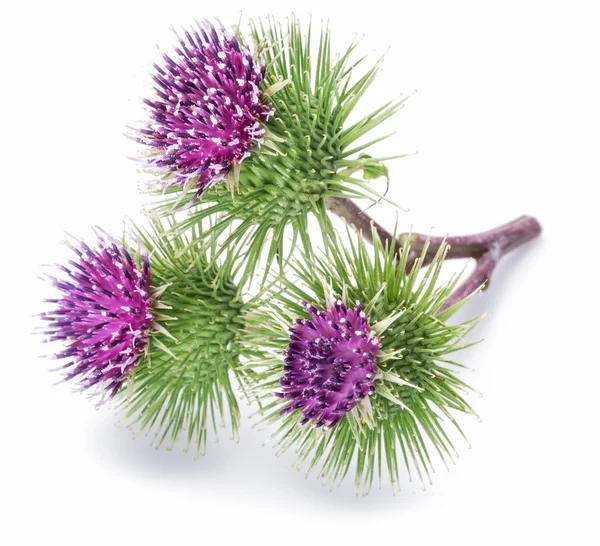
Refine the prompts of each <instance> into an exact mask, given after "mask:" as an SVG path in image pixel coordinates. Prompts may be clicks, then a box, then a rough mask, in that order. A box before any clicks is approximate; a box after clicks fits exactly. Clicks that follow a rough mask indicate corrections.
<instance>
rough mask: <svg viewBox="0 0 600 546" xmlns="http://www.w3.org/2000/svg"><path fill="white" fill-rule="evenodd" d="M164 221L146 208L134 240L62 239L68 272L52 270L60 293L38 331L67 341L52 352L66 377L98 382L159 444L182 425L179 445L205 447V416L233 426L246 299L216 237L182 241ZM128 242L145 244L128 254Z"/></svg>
mask: <svg viewBox="0 0 600 546" xmlns="http://www.w3.org/2000/svg"><path fill="white" fill-rule="evenodd" d="M171 229H172V224H167V225H165V224H164V223H163V222H161V221H160V220H158V219H156V218H152V219H150V228H148V229H142V228H138V227H135V226H134V227H133V228H132V229H131V232H130V238H131V239H132V241H131V243H133V244H130V241H128V242H127V243H123V244H118V243H116V242H115V241H114V240H113V239H111V238H110V237H109V236H107V235H104V234H99V237H98V242H97V243H96V245H95V247H94V248H90V247H89V246H88V245H87V244H86V243H84V242H81V243H78V244H77V245H75V244H71V243H69V246H70V248H71V249H72V250H73V252H75V254H76V255H77V259H76V260H71V261H70V262H69V263H68V266H58V267H59V269H61V270H62V271H63V272H64V273H65V274H66V278H65V279H59V278H56V277H53V276H50V280H51V281H52V283H53V284H54V286H55V287H56V288H58V289H59V290H60V291H61V292H62V295H61V297H60V298H57V299H51V300H47V301H48V302H49V303H51V304H52V305H53V308H52V310H50V311H47V312H46V313H43V314H42V319H43V320H44V321H47V322H48V327H47V329H46V330H45V331H44V334H45V335H46V336H47V339H48V341H56V342H59V343H61V344H63V345H64V348H63V349H62V350H61V351H60V352H59V353H58V354H57V355H56V357H57V358H61V359H68V362H67V364H65V365H64V366H63V368H65V369H67V370H68V371H67V376H66V379H65V380H70V379H76V380H78V381H79V385H80V388H81V389H89V388H91V387H93V386H94V385H98V386H99V387H100V389H101V392H103V393H104V394H105V397H104V398H103V400H102V401H104V400H105V399H106V398H113V397H115V398H114V400H115V403H116V404H117V406H118V408H119V409H120V410H121V411H122V412H123V414H124V416H125V420H126V421H127V423H128V424H129V426H130V427H131V428H132V429H137V428H140V429H142V430H143V431H145V432H146V433H147V434H150V433H151V434H153V435H154V436H155V439H154V443H155V445H156V446H157V447H158V446H160V445H161V444H163V443H167V445H168V447H172V446H173V445H174V443H175V441H176V440H177V439H178V438H179V437H180V435H181V433H182V431H184V430H185V431H186V440H187V442H186V443H187V447H186V449H188V448H190V446H191V445H192V444H194V448H195V449H196V450H197V452H198V453H203V452H204V449H205V446H206V442H207V439H208V432H209V430H210V428H211V424H212V428H213V429H214V431H215V434H216V430H217V426H218V425H222V426H226V425H227V421H229V423H230V427H231V430H232V433H233V435H234V436H236V435H237V430H238V427H239V421H240V415H239V407H238V402H237V399H236V395H235V393H234V385H235V383H239V384H240V385H241V386H242V387H243V386H244V384H245V383H246V381H247V379H246V378H247V376H248V371H247V370H245V369H242V368H241V367H240V363H239V358H240V355H242V354H243V348H242V347H241V346H240V344H239V341H238V332H239V330H240V329H241V328H242V325H243V319H242V314H243V313H248V312H249V311H250V310H251V309H252V305H251V304H244V303H243V302H242V301H240V300H239V299H238V297H237V294H238V288H237V286H236V285H235V284H234V283H233V281H232V280H231V279H233V277H234V275H235V269H234V261H233V260H231V259H230V258H227V257H226V258H224V259H222V260H220V263H218V262H217V261H215V260H214V259H213V255H214V254H215V252H216V245H217V242H216V240H214V239H213V240H210V239H208V238H204V239H203V242H204V244H202V245H198V246H195V247H193V249H190V250H185V247H187V246H188V244H189V240H188V239H187V238H186V237H185V236H183V235H176V236H173V237H170V236H169V234H170V232H171ZM199 229H200V226H195V228H194V229H193V230H192V232H191V234H190V235H191V236H193V237H198V236H199V233H198V230H199ZM209 241H211V243H210V244H209ZM134 245H137V246H141V247H143V248H145V249H147V250H148V254H147V255H146V254H145V253H144V254H142V255H141V257H139V258H134V257H132V255H131V253H130V251H128V250H127V248H131V247H133V246H134ZM150 271H152V278H151V276H150ZM217 277H218V279H219V280H215V279H217ZM151 281H152V282H151ZM230 372H232V375H230ZM97 388H98V387H97ZM106 395H108V396H106ZM115 395H116V396H115Z"/></svg>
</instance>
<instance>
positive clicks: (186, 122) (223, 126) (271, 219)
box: [141, 16, 405, 286]
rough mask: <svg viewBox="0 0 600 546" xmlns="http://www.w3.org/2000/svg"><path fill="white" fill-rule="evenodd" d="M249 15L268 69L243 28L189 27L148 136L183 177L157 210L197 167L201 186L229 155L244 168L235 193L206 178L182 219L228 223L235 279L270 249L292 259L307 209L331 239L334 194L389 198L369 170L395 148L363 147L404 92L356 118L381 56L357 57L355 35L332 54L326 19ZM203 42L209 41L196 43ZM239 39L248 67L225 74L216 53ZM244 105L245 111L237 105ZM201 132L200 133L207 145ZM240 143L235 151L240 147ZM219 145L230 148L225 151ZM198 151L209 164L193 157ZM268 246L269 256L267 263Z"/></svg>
mask: <svg viewBox="0 0 600 546" xmlns="http://www.w3.org/2000/svg"><path fill="white" fill-rule="evenodd" d="M250 26H251V34H252V39H253V41H254V44H255V47H256V51H257V52H260V55H261V57H262V58H263V59H264V61H265V65H264V70H263V69H262V68H259V67H258V65H257V64H256V63H253V62H252V58H251V56H250V54H249V53H248V51H247V49H246V48H245V46H242V45H240V44H241V43H242V42H241V38H237V40H238V41H233V39H229V38H228V39H227V40H222V41H221V40H219V39H217V37H218V35H219V32H221V33H224V32H225V31H223V30H221V31H215V30H212V31H210V32H208V31H207V34H206V38H204V37H200V38H197V37H196V34H193V35H192V34H190V35H189V36H187V35H186V38H185V39H183V40H182V42H181V45H180V47H179V49H178V50H177V51H178V54H179V56H180V60H179V61H173V60H170V59H169V61H168V62H167V63H166V65H165V67H164V68H161V69H160V70H161V71H162V72H159V73H158V74H157V76H156V82H157V87H156V89H157V95H158V99H155V100H153V101H148V102H147V104H148V105H149V106H150V112H151V116H152V117H153V120H152V122H151V123H150V124H149V127H147V128H145V129H144V130H143V131H142V133H143V134H142V136H141V139H142V141H145V142H147V143H148V144H151V145H152V146H155V147H158V148H159V154H158V155H157V156H156V159H153V160H152V161H155V164H156V165H160V166H162V167H163V168H164V169H167V171H168V175H169V176H167V179H166V181H165V182H166V183H167V184H169V180H177V181H179V184H174V185H173V184H171V185H169V186H168V187H166V188H164V189H163V192H164V193H166V194H167V195H166V197H163V198H162V199H161V200H160V201H159V202H157V203H156V207H155V210H156V211H157V212H158V213H160V214H171V213H172V212H173V211H174V210H177V209H178V207H179V204H180V203H181V201H182V199H185V198H186V197H185V196H186V193H185V189H184V190H182V188H181V187H180V185H185V180H186V179H188V178H189V177H190V176H191V177H192V179H193V180H196V178H197V180H196V182H195V183H196V184H197V187H198V188H200V190H202V189H205V188H208V186H209V185H211V183H212V182H209V181H208V180H209V179H210V180H212V181H215V180H218V179H219V177H222V175H223V174H224V173H225V172H226V171H227V170H228V169H229V168H230V167H231V165H232V164H233V169H232V173H233V174H232V176H233V180H234V181H235V182H236V185H237V179H238V174H239V188H238V191H236V192H233V193H232V192H231V191H229V189H228V188H227V187H226V185H225V184H215V185H214V186H213V187H212V188H208V189H207V190H206V191H204V192H203V193H202V199H201V200H198V201H197V202H196V203H195V204H194V205H193V206H191V207H190V209H189V212H190V215H189V217H187V218H185V219H184V220H182V221H181V222H180V224H179V227H180V228H181V229H187V228H188V227H189V226H190V225H191V224H193V223H194V222H200V221H202V220H203V219H205V218H214V216H215V215H217V214H218V215H219V220H218V222H216V223H215V226H214V230H213V231H214V232H218V233H220V234H223V236H225V234H227V247H228V248H230V249H231V250H232V252H236V253H238V255H239V256H241V255H242V254H243V255H244V258H245V261H244V265H243V268H242V271H241V273H242V275H241V278H240V280H239V284H240V286H245V285H246V283H247V282H249V281H251V279H252V277H253V274H254V273H255V271H256V269H257V268H258V267H262V266H263V265H264V266H265V271H267V270H268V269H269V267H270V266H271V265H272V263H273V261H274V260H278V261H279V262H280V263H281V262H283V261H285V260H286V258H287V257H288V256H289V255H290V254H291V252H292V251H293V249H294V247H295V245H296V244H300V245H301V246H303V247H304V250H305V251H306V252H307V253H309V254H310V253H311V244H310V237H308V235H307V229H308V226H309V224H310V221H311V219H316V220H317V221H318V225H319V227H320V231H321V233H322V235H323V238H324V239H325V244H328V241H329V239H331V238H334V234H333V226H332V223H331V220H330V218H329V215H328V210H327V207H328V200H329V199H330V198H332V197H336V198H340V199H344V198H353V197H364V198H369V199H371V200H373V201H374V200H378V199H383V200H385V198H384V197H383V196H382V195H380V194H379V193H378V192H377V191H375V190H374V189H373V188H372V187H371V186H370V184H369V181H370V180H371V179H373V178H377V177H379V176H385V175H386V173H387V168H386V167H385V165H384V164H383V162H384V161H385V160H386V159H391V158H383V157H380V158H373V157H371V156H368V155H366V154H365V153H363V152H364V151H365V150H367V149H369V147H370V146H371V145H372V144H374V143H375V142H378V141H379V140H382V139H383V138H385V137H384V136H376V135H373V134H372V133H373V132H374V130H375V129H376V128H378V127H379V125H380V124H381V123H383V122H384V121H385V120H386V119H388V118H389V117H390V116H392V115H393V114H394V113H395V112H396V111H398V110H399V109H400V108H401V107H402V104H403V101H404V100H405V99H404V98H403V99H401V100H392V101H390V102H388V103H387V104H384V105H383V106H381V107H379V108H375V109H374V110H373V111H372V112H371V113H370V114H368V115H366V116H364V117H362V118H361V117H354V116H353V113H354V108H355V107H356V105H357V103H358V102H359V100H360V99H361V98H362V97H363V95H364V94H365V92H366V91H367V89H368V88H369V86H370V85H371V83H372V82H373V80H374V79H375V76H376V74H377V72H378V70H379V62H377V63H375V64H374V65H373V66H370V67H367V68H366V69H365V70H362V66H363V65H362V64H361V61H362V59H360V58H358V59H353V52H354V50H355V49H356V47H357V43H356V42H353V43H351V44H349V46H348V47H347V48H346V49H345V51H343V52H342V53H341V54H340V55H333V54H332V49H331V40H330V35H329V31H328V29H327V28H322V29H321V32H320V37H319V38H318V44H315V43H314V41H311V36H313V37H314V35H315V33H314V32H313V30H312V29H311V28H310V27H309V28H308V29H307V31H306V32H304V31H303V30H302V28H301V25H300V23H299V21H298V20H297V19H296V18H295V17H293V16H292V17H290V19H289V21H288V23H287V25H280V24H278V23H277V22H276V21H273V20H268V21H267V22H266V23H263V22H260V21H259V22H257V23H251V25H250ZM313 40H314V38H313ZM205 42H206V43H208V45H207V46H204V45H202V48H204V49H202V50H200V45H201V44H203V43H205ZM206 49H208V50H209V51H211V52H213V51H214V53H211V54H212V56H213V57H215V63H216V64H214V65H212V64H209V63H207V62H205V59H206V58H208V57H209V54H208V53H207V52H206V51H205V50H206ZM221 49H223V51H221ZM238 49H240V50H241V51H242V52H243V53H242V54H241V56H242V59H245V60H246V62H247V63H248V66H247V67H246V69H245V72H243V73H241V74H240V73H235V75H231V76H229V73H230V72H231V68H230V66H229V65H228V64H227V63H226V60H225V59H221V60H219V59H218V56H219V53H222V54H223V55H225V56H226V55H229V54H231V55H234V56H238V55H240V53H239V52H238ZM223 55H221V56H223ZM233 66H234V67H235V66H236V65H235V63H234V64H233ZM242 66H243V63H242ZM207 67H208V68H207ZM209 68H211V69H212V70H211V71H208V69H209ZM207 71H208V73H206V72H207ZM199 74H202V78H207V79H208V80H209V83H206V84H202V91H197V89H199V88H198V86H199V85H200V83H201V82H202V81H203V80H202V78H200V76H199ZM178 76H179V79H178ZM217 77H218V78H219V81H216V78H217ZM196 79H198V80H199V81H200V83H196V82H195V80H196ZM238 84H240V85H242V84H243V86H242V89H243V90H244V92H242V91H241V90H240V91H239V92H238V87H237V86H238ZM205 88H206V89H207V90H206V91H205ZM221 89H223V91H222V92H221V91H220V90H221ZM229 89H231V90H233V91H235V93H230V92H229V91H228V90H229ZM211 93H212V94H211ZM229 101H230V102H229ZM240 101H241V103H240ZM267 102H269V103H270V104H269V105H267ZM238 103H240V104H238ZM271 105H272V107H271ZM246 109H247V110H248V112H249V113H248V115H243V116H242V114H243V113H244V111H245V110H246ZM270 113H273V115H272V116H270V117H269V115H270ZM238 120H239V122H240V123H241V122H243V124H244V126H243V127H241V128H240V127H237V125H236V127H237V128H236V131H235V134H233V133H232V135H231V136H229V135H228V131H230V127H231V123H233V122H235V124H237V123H238ZM188 131H189V133H188ZM263 131H265V133H264V135H263ZM199 135H200V136H201V140H198V137H199ZM248 136H250V137H251V138H250V139H249V138H248ZM263 136H265V143H264V146H263V150H261V151H260V152H257V148H258V146H254V147H253V148H251V145H252V144H253V139H254V138H258V139H259V140H260V139H261V138H263ZM215 138H216V139H217V140H216V141H215V140H214V139H215ZM197 142H201V143H202V152H201V153H200V151H199V149H197V148H196V147H195V146H196V143H197ZM190 146H192V148H191V149H190V148H189V147H190ZM265 147H267V148H268V149H267V150H264V148H265ZM204 150H206V153H205V151H204ZM233 150H238V151H236V154H237V155H235V157H233V155H232V154H233ZM208 152H210V153H208ZM220 154H227V155H226V156H225V157H226V160H225V161H221V155H220ZM248 154H249V155H248ZM230 156H231V157H230ZM196 157H200V158H202V163H196V162H195V161H196V160H195V158H196ZM243 158H245V159H244V161H243V163H241V164H240V161H241V159H243ZM192 159H193V161H192V162H191V163H190V164H188V161H189V160H192ZM204 159H206V161H204ZM208 165H210V166H213V167H214V168H213V167H210V168H209V167H208ZM237 167H239V169H237ZM203 169H206V170H203ZM215 169H216V170H215ZM238 170H239V173H238ZM198 177H199V178H198ZM196 195H197V194H196ZM290 241H291V244H290ZM265 245H267V247H268V251H266V252H265V253H264V254H265V255H266V260H264V261H263V262H261V259H262V255H263V253H262V251H263V250H267V249H265Z"/></svg>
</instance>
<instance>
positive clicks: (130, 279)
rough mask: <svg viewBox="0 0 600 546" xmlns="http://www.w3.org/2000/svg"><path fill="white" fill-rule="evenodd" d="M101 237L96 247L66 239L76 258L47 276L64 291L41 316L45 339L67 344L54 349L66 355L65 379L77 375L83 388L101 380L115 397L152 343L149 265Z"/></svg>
mask: <svg viewBox="0 0 600 546" xmlns="http://www.w3.org/2000/svg"><path fill="white" fill-rule="evenodd" d="M98 239H99V240H98V243H97V245H96V247H95V248H94V249H91V248H90V247H89V246H88V245H87V244H85V243H84V242H79V243H78V244H77V245H74V244H71V243H67V244H68V246H69V248H71V250H73V252H74V253H75V254H76V255H77V258H75V259H73V260H70V261H69V262H68V264H67V266H62V265H59V266H58V268H59V269H60V270H61V271H62V272H63V273H64V275H62V278H55V277H52V276H49V278H50V280H51V282H52V284H53V285H54V287H56V288H57V289H58V290H60V292H61V296H60V297H59V298H56V299H50V300H46V301H47V302H48V303H51V304H52V305H53V308H52V310H50V311H47V312H45V313H43V314H42V316H41V318H42V320H44V321H47V322H48V324H47V325H46V329H45V331H44V332H43V333H44V335H45V336H47V341H59V342H62V343H63V345H64V347H65V348H64V349H63V350H61V351H60V352H58V353H57V354H56V355H55V358H58V359H68V362H67V363H66V364H64V366H62V367H61V369H64V370H66V375H65V379H64V380H65V381H68V380H70V379H75V380H76V381H77V382H78V385H79V388H80V390H85V389H89V388H90V387H93V386H94V385H98V388H99V390H100V392H102V391H104V393H105V394H107V395H108V397H112V396H114V395H115V394H116V393H117V391H118V390H119V389H120V388H121V386H122V383H123V381H124V380H125V379H126V377H127V375H128V374H129V372H130V371H131V370H132V368H133V367H134V366H135V365H136V363H137V362H138V361H139V359H140V357H141V356H142V354H143V352H144V350H145V348H146V346H147V344H148V330H149V328H150V325H151V324H152V322H153V320H154V316H153V314H152V296H151V295H150V293H149V291H150V265H149V262H148V258H147V256H144V257H143V262H142V265H141V266H138V264H137V263H136V262H135V261H134V260H133V258H132V257H131V255H130V254H129V252H127V250H126V249H124V248H122V247H120V246H118V245H117V244H116V243H114V242H113V241H112V240H110V239H109V238H105V237H104V236H102V235H99V238H98Z"/></svg>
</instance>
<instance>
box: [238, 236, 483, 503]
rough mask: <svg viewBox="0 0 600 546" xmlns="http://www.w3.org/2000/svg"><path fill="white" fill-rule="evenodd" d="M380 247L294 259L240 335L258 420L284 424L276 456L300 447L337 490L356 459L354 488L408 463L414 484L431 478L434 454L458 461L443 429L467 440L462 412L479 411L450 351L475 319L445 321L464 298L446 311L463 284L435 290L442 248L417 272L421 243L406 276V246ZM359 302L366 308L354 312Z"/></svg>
mask: <svg viewBox="0 0 600 546" xmlns="http://www.w3.org/2000/svg"><path fill="white" fill-rule="evenodd" d="M373 239H374V249H373V254H371V251H370V249H369V248H367V246H366V243H365V242H364V241H363V240H362V239H359V240H358V241H357V242H355V241H354V239H353V238H351V239H350V245H349V246H348V247H346V248H343V249H342V248H341V247H340V246H339V245H338V244H335V245H333V246H332V248H331V250H330V252H329V254H328V255H327V254H326V255H323V256H320V255H317V256H315V259H314V260H313V261H312V262H303V261H295V262H292V264H291V266H290V267H291V269H292V272H294V273H295V274H296V276H297V277H298V278H297V279H292V278H287V279H281V284H282V288H281V289H280V290H275V289H273V290H272V291H271V293H269V295H268V297H266V298H264V301H263V302H262V306H261V310H260V311H258V312H255V314H254V316H253V317H252V320H248V321H247V323H246V328H245V333H244V336H243V341H244V343H246V344H247V345H248V346H250V347H253V348H254V350H255V351H256V353H257V355H256V356H254V357H253V358H251V359H250V360H249V362H248V364H247V365H248V367H249V369H251V370H252V371H254V372H255V373H256V381H255V382H254V383H253V385H252V392H253V393H254V394H255V395H256V396H257V397H258V399H259V400H260V402H261V410H260V411H261V414H262V415H263V418H262V421H261V423H263V422H264V423H276V432H275V433H274V435H273V436H274V437H275V438H277V440H276V444H275V445H276V446H277V448H278V449H279V452H283V451H285V450H287V449H289V448H293V449H294V450H295V451H296V452H297V453H298V463H299V464H300V463H302V462H307V463H308V468H307V472H308V471H310V469H311V468H313V467H315V466H316V465H320V466H321V472H320V475H321V476H323V479H324V480H330V481H331V485H332V487H333V485H334V483H335V482H338V481H339V482H341V481H342V480H343V478H344V477H345V476H346V475H347V474H348V472H349V471H350V467H351V465H352V464H353V463H354V464H355V465H356V468H355V479H354V482H355V490H356V491H357V492H358V491H361V490H362V491H363V492H367V491H368V490H369V488H370V487H371V485H372V482H373V480H374V478H375V476H376V474H377V476H378V478H379V481H380V484H381V477H382V474H383V473H384V472H386V471H387V474H388V475H389V479H390V481H391V483H392V486H396V485H398V484H399V483H400V465H401V463H402V462H404V464H405V466H406V468H407V471H408V474H409V477H411V476H412V472H413V471H415V470H416V472H417V474H418V475H419V477H420V479H421V480H422V481H423V480H424V479H429V480H430V474H431V472H432V471H433V463H432V461H433V459H432V457H431V453H430V451H431V450H434V451H435V452H437V454H438V455H439V457H440V459H441V460H442V462H443V463H444V464H446V463H447V462H448V461H451V460H453V456H454V455H455V454H456V452H455V450H454V447H453V441H452V439H451V433H450V431H449V430H446V428H445V424H446V423H448V424H450V425H452V426H453V428H455V429H456V430H457V431H458V433H459V434H460V435H462V431H461V429H460V427H459V425H458V424H457V422H456V420H455V416H454V413H465V414H474V411H473V410H472V408H471V407H470V405H469V404H468V403H467V401H466V400H465V399H464V397H463V393H464V392H468V391H469V390H470V387H468V386H467V385H466V384H465V383H464V382H463V381H462V380H461V379H459V377H458V376H457V370H458V369H459V368H460V367H462V366H461V364H459V363H457V362H456V361H455V360H454V359H453V358H452V357H451V356H450V355H451V354H452V355H453V354H454V353H456V352H457V351H458V350H460V349H463V348H466V347H468V346H469V343H467V342H466V341H465V339H464V336H465V335H466V334H467V333H468V332H469V331H470V329H471V328H472V327H473V326H474V325H475V324H476V322H477V321H478V319H473V320H469V321H466V322H464V323H462V324H458V325H451V324H448V322H447V321H448V319H449V318H450V316H452V314H453V313H454V312H456V310H457V309H458V308H459V307H460V306H461V305H462V304H463V303H464V302H465V301H466V300H462V301H461V302H459V303H457V304H455V305H453V306H451V307H450V308H448V309H446V310H442V311H440V309H441V308H442V305H443V303H444V301H445V300H446V299H447V297H448V295H449V294H450V293H451V292H452V290H453V288H454V287H455V285H456V283H457V281H458V278H453V279H451V280H450V281H449V282H446V283H439V284H438V277H439V275H440V271H441V267H442V262H443V259H444V256H445V252H446V248H445V245H442V246H441V248H440V250H439V251H438V253H437V254H436V256H435V258H434V259H433V263H431V265H430V266H429V268H428V269H427V270H426V271H425V272H424V273H423V274H421V273H420V272H419V269H420V265H421V263H422V261H423V259H424V257H425V255H426V253H427V245H425V249H424V251H423V254H422V255H421V257H420V259H418V260H417V262H416V263H415V264H414V266H413V267H412V269H410V273H408V274H407V273H405V271H406V267H407V260H408V255H409V250H410V249H409V248H404V249H399V252H397V249H395V248H393V247H392V248H389V247H387V246H384V245H383V244H382V243H381V241H380V239H379V238H378V236H377V232H376V231H375V230H373ZM394 239H395V236H394ZM298 300H301V301H302V303H296V302H298ZM355 301H356V302H358V301H360V302H363V303H364V307H362V306H360V307H359V304H358V303H356V307H355V308H354V309H351V308H350V307H349V305H351V304H352V303H353V302H355ZM304 302H310V303H309V304H308V305H307V304H306V303H304ZM319 309H322V310H319ZM290 323H291V324H292V326H291V328H290V327H289V325H290ZM290 334H291V335H290ZM317 339H318V340H319V342H318V343H315V342H316V341H317ZM321 343H323V344H324V347H321ZM353 349H359V351H361V352H357V351H354V350H353ZM281 391H283V392H281ZM322 425H323V426H322ZM398 486H399V485H398Z"/></svg>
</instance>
